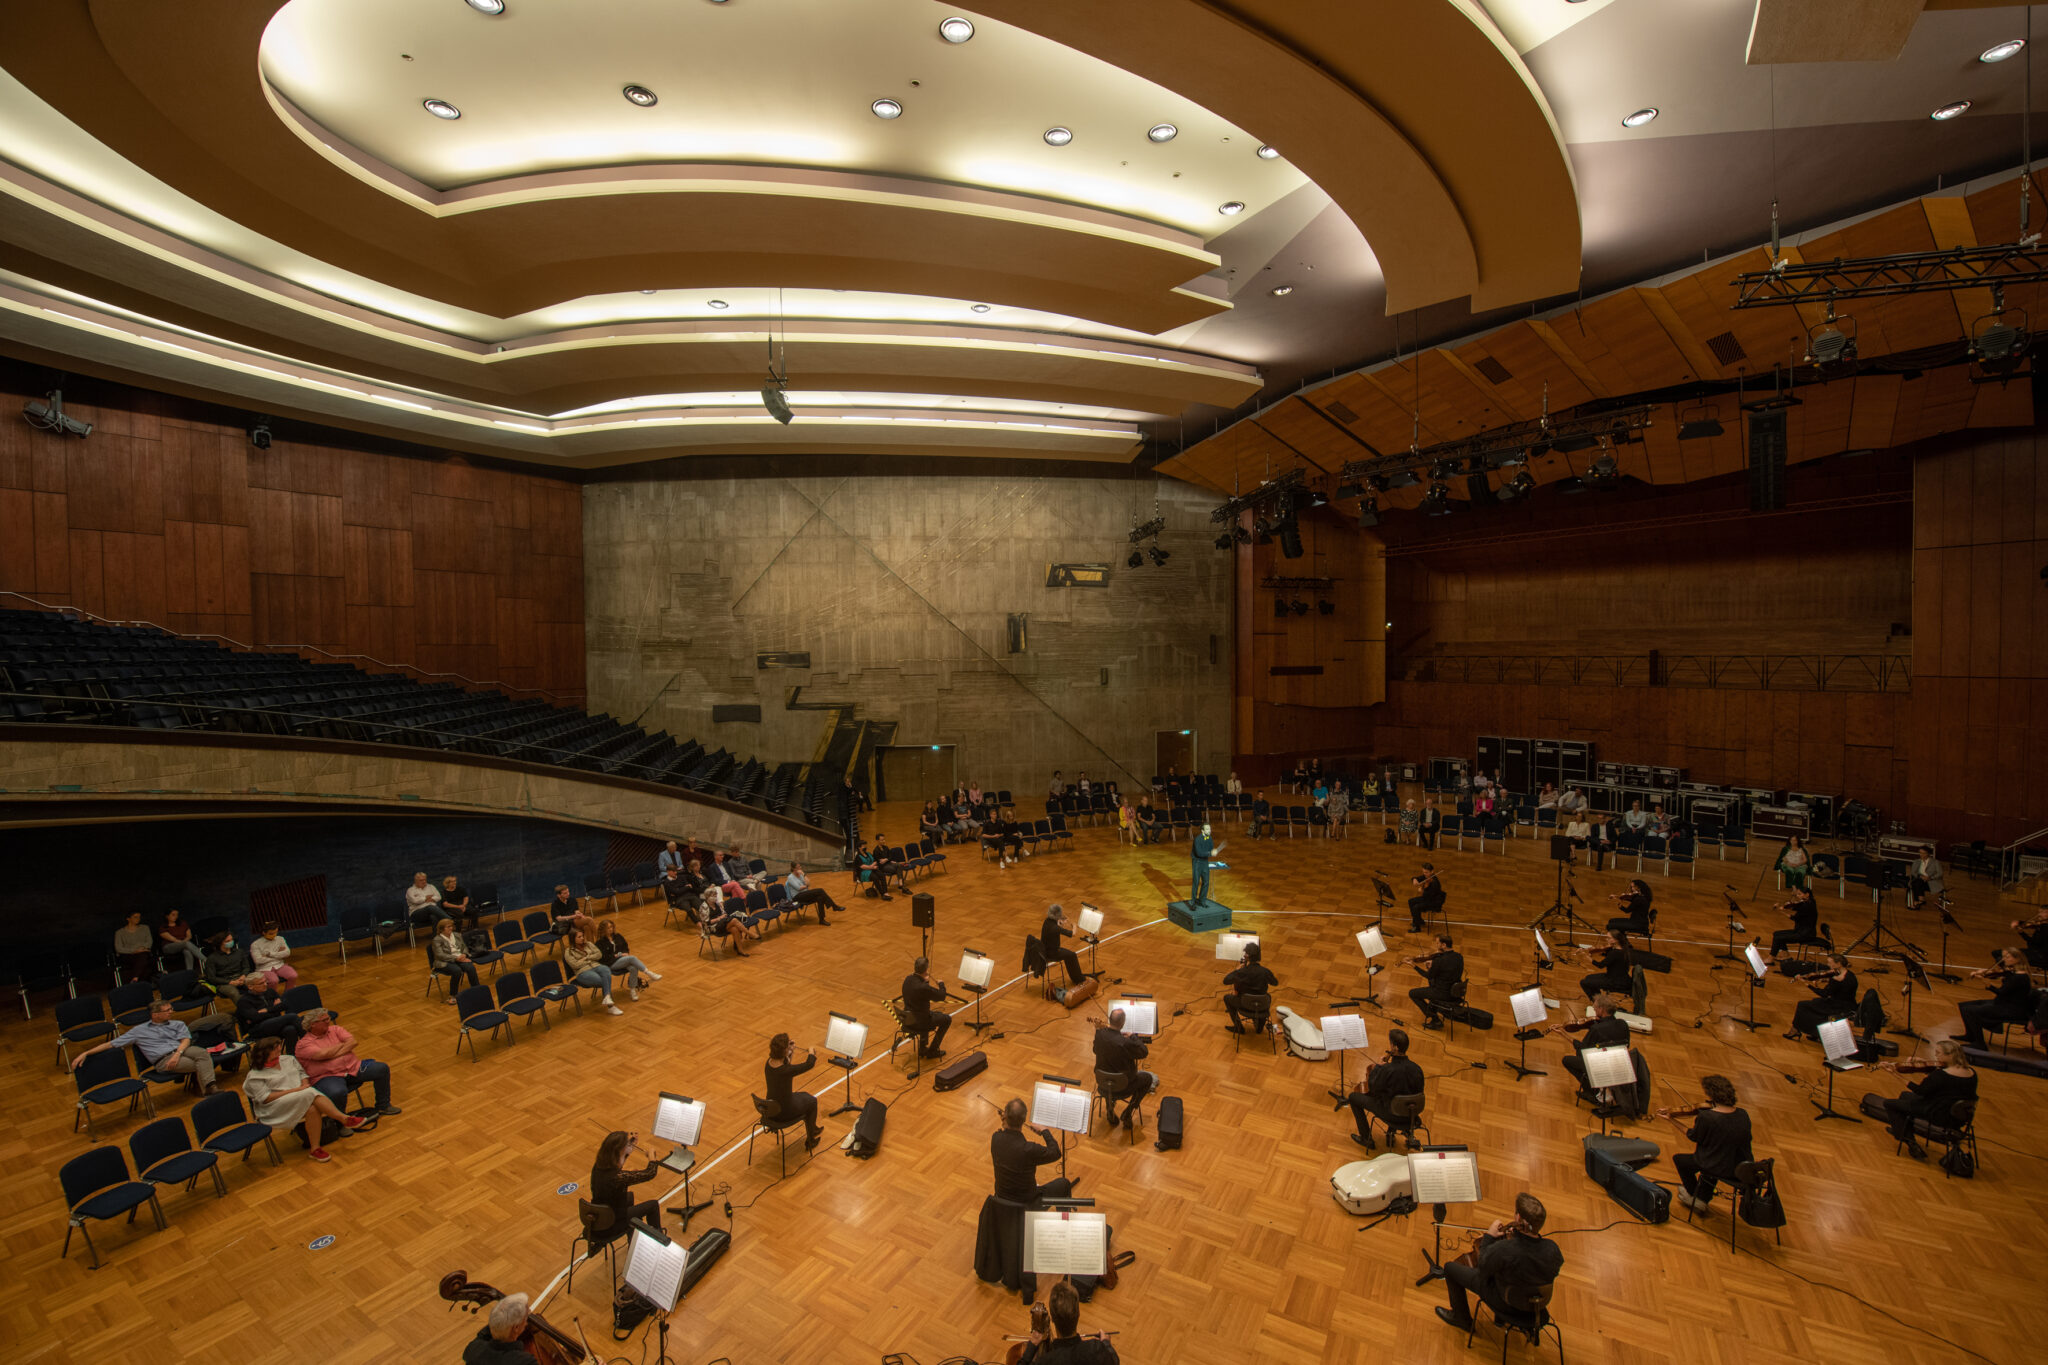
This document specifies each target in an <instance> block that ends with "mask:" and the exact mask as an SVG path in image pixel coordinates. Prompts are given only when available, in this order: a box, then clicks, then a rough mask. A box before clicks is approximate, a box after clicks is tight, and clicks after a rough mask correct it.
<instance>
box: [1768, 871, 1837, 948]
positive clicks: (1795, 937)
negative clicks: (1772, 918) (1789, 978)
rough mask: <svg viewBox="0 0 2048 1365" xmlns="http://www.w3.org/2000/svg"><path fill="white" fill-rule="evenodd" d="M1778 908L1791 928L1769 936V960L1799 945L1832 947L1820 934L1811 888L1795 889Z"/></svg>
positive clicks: (1815, 903)
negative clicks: (1813, 944)
mask: <svg viewBox="0 0 2048 1365" xmlns="http://www.w3.org/2000/svg"><path fill="white" fill-rule="evenodd" d="M1778 908H1779V909H1780V910H1783V911H1784V912H1785V914H1786V916H1787V917H1788V918H1790V919H1791V921H1792V927H1791V928H1790V929H1780V930H1778V931H1777V932H1776V933H1774V934H1772V935H1771V958H1772V960H1773V961H1775V960H1776V959H1777V956H1778V954H1780V953H1782V952H1784V951H1785V950H1786V949H1787V948H1790V947H1794V946H1795V945H1797V944H1801V943H1818V944H1820V945H1821V946H1822V947H1827V948H1832V947H1834V944H1833V943H1831V942H1829V940H1828V937H1827V935H1825V934H1823V933H1821V932H1820V903H1819V902H1818V901H1816V900H1814V898H1813V888H1812V887H1810V886H1800V887H1797V888H1795V889H1794V890H1793V892H1792V899H1790V900H1788V901H1786V902H1784V903H1783V904H1781V905H1779V906H1778Z"/></svg>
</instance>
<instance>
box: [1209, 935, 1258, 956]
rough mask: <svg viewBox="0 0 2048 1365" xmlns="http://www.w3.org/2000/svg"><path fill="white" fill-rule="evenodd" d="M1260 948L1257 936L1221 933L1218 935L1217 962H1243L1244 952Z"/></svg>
mask: <svg viewBox="0 0 2048 1365" xmlns="http://www.w3.org/2000/svg"><path fill="white" fill-rule="evenodd" d="M1258 946H1259V936H1258V935H1257V934H1237V933H1228V932H1225V933H1221V934H1218V935H1216V960H1217V961H1218V962H1242V961H1244V950H1245V949H1247V948H1256V947H1258Z"/></svg>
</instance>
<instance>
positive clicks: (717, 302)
mask: <svg viewBox="0 0 2048 1365" xmlns="http://www.w3.org/2000/svg"><path fill="white" fill-rule="evenodd" d="M724 2H725V0H713V3H715V4H723V3H724ZM705 303H706V305H707V306H709V307H712V308H726V307H730V305H729V304H727V303H726V301H725V300H724V299H706V300H705Z"/></svg>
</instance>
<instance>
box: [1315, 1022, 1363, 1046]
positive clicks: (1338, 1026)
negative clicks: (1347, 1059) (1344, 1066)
mask: <svg viewBox="0 0 2048 1365" xmlns="http://www.w3.org/2000/svg"><path fill="white" fill-rule="evenodd" d="M1322 1024H1323V1046H1324V1047H1325V1048H1326V1049H1328V1050H1329V1051H1331V1052H1353V1051H1356V1050H1358V1049H1360V1048H1363V1047H1365V1046H1367V1043H1366V1041H1365V1016H1364V1015H1362V1014H1326V1015H1324V1016H1323V1020H1322Z"/></svg>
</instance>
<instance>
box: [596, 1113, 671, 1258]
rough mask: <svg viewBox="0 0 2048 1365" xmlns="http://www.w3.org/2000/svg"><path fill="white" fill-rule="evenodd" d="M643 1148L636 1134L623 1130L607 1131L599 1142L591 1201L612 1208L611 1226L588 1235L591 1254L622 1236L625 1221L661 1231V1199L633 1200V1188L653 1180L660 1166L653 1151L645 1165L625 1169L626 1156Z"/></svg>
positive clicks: (624, 1229) (625, 1229) (624, 1232)
mask: <svg viewBox="0 0 2048 1365" xmlns="http://www.w3.org/2000/svg"><path fill="white" fill-rule="evenodd" d="M642 1150H643V1149H642V1148H641V1146H640V1137H639V1135H638V1134H637V1133H628V1132H625V1131H623V1130H617V1131H613V1132H610V1133H606V1134H605V1136H604V1141H603V1142H601V1143H599V1144H598V1147H597V1159H596V1160H595V1161H593V1162H591V1164H590V1202H591V1203H593V1204H602V1205H604V1206H605V1207H606V1208H608V1209H610V1210H611V1211H612V1225H611V1226H610V1227H608V1228H606V1229H604V1230H603V1231H602V1232H593V1233H591V1234H590V1242H591V1247H590V1249H591V1251H592V1252H593V1253H595V1252H596V1250H597V1249H598V1248H599V1247H601V1246H603V1245H604V1244H605V1243H606V1242H609V1241H612V1240H613V1239H614V1238H618V1237H623V1236H625V1235H626V1231H627V1224H628V1223H631V1222H640V1223H645V1224H646V1225H647V1226H649V1227H651V1228H653V1229H654V1230H655V1231H657V1232H659V1231H660V1230H661V1201H660V1200H658V1199H642V1200H640V1201H638V1202H637V1203H636V1202H635V1201H634V1199H633V1187H634V1186H635V1185H638V1184H640V1183H642V1182H643V1181H648V1180H652V1179H654V1177H655V1175H656V1173H658V1172H659V1171H660V1170H661V1169H662V1167H661V1163H660V1162H658V1161H656V1160H655V1159H654V1153H652V1152H647V1153H646V1156H647V1164H646V1165H645V1166H642V1167H641V1168H640V1169H638V1170H627V1169H626V1158H627V1157H629V1156H631V1155H633V1154H634V1153H635V1152H639V1151H642Z"/></svg>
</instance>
